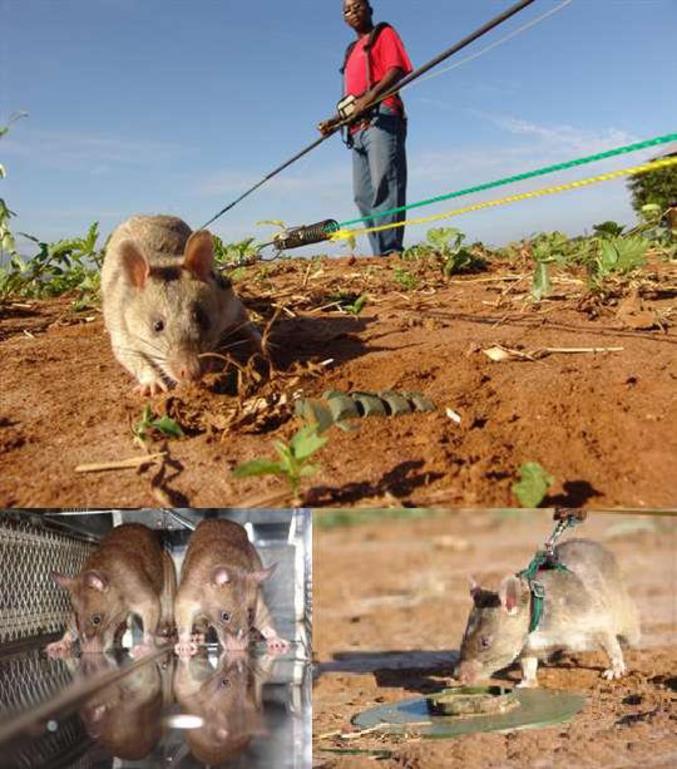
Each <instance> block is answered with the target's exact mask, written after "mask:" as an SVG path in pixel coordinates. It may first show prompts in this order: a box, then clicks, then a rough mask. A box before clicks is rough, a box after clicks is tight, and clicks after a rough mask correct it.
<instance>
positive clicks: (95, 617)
mask: <svg viewBox="0 0 677 769" xmlns="http://www.w3.org/2000/svg"><path fill="white" fill-rule="evenodd" d="M91 621H92V625H100V624H101V615H100V614H92V616H91Z"/></svg>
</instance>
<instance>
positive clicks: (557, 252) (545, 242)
mask: <svg viewBox="0 0 677 769" xmlns="http://www.w3.org/2000/svg"><path fill="white" fill-rule="evenodd" d="M571 251H572V243H571V241H570V240H569V238H567V236H566V235H564V234H563V233H561V232H543V233H541V234H539V235H537V236H536V237H535V238H533V240H532V241H531V257H532V259H533V260H534V274H533V278H532V283H531V295H532V297H533V298H534V300H535V301H536V302H540V301H541V299H543V298H544V297H546V296H548V294H550V292H551V290H552V283H551V281H550V265H551V264H554V263H558V264H565V263H566V262H567V260H568V258H569V257H570V254H571Z"/></svg>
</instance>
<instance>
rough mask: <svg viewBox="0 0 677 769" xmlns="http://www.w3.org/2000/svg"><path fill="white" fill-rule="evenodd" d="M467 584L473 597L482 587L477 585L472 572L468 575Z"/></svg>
mask: <svg viewBox="0 0 677 769" xmlns="http://www.w3.org/2000/svg"><path fill="white" fill-rule="evenodd" d="M468 585H469V587H470V595H471V596H472V597H473V598H475V597H476V596H478V595H479V594H480V590H481V589H482V588H481V587H480V586H479V583H478V582H477V580H476V579H475V577H473V575H472V574H471V575H470V576H469V577H468Z"/></svg>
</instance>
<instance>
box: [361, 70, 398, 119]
mask: <svg viewBox="0 0 677 769" xmlns="http://www.w3.org/2000/svg"><path fill="white" fill-rule="evenodd" d="M403 77H404V70H403V69H402V68H401V67H391V68H390V69H389V70H388V71H387V72H386V73H385V75H384V76H383V77H382V78H381V79H380V80H379V81H378V83H375V84H374V85H373V86H372V87H371V88H370V89H369V90H368V91H365V92H364V93H363V94H362V96H358V97H357V99H355V114H354V117H359V116H360V114H362V113H363V112H365V111H366V110H367V109H368V108H369V107H372V106H374V102H375V101H377V100H378V98H379V97H380V96H383V94H384V93H387V92H388V91H389V90H390V89H391V88H392V87H393V86H394V85H396V84H397V83H399V81H400V80H402V78H403Z"/></svg>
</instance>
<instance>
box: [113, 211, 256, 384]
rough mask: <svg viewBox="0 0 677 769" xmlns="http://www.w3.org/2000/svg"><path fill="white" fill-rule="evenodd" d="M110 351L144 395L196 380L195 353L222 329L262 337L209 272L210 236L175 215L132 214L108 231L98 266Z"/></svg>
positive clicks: (208, 347)
mask: <svg viewBox="0 0 677 769" xmlns="http://www.w3.org/2000/svg"><path fill="white" fill-rule="evenodd" d="M101 292H102V295H103V314H104V320H105V323H106V328H107V329H108V333H109V334H110V337H111V343H112V346H113V353H114V354H115V357H116V358H117V359H118V361H119V362H120V363H121V364H122V365H123V366H124V367H125V368H126V369H127V370H128V371H129V372H130V373H131V374H132V375H133V376H134V377H135V378H136V379H137V380H138V382H139V386H138V389H139V390H140V392H141V393H142V394H151V395H152V394H154V393H156V392H158V391H159V390H167V385H168V384H173V383H178V382H186V381H195V380H197V379H199V378H200V377H201V375H202V373H203V369H204V367H203V359H201V355H203V354H204V353H209V352H213V351H214V350H215V349H216V348H217V347H218V344H219V341H220V340H221V339H222V337H223V336H224V334H225V333H226V332H227V331H229V330H230V331H235V330H242V331H243V332H244V333H245V334H246V335H247V336H249V338H250V339H252V340H253V341H254V342H255V343H256V344H257V345H258V344H259V343H260V340H261V337H260V335H259V333H258V331H257V330H256V329H255V328H254V327H253V325H252V324H251V323H250V321H249V317H248V315H247V311H246V309H245V307H244V305H243V304H242V302H240V300H239V299H238V298H237V297H236V296H235V293H234V291H233V288H232V286H231V284H230V282H229V281H227V280H226V279H225V278H224V277H223V276H221V275H218V274H217V273H216V272H215V271H214V248H213V241H212V236H211V235H210V233H209V232H207V231H206V230H199V231H197V232H191V229H190V227H189V226H188V225H187V224H186V223H185V222H183V221H182V220H181V219H178V218H177V217H174V216H133V217H131V218H130V219H128V220H127V221H125V222H123V223H122V224H121V225H119V226H118V227H117V229H116V230H115V231H114V232H113V234H112V236H111V238H110V241H109V243H108V246H107V248H106V257H105V259H104V264H103V269H102V271H101Z"/></svg>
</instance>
